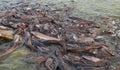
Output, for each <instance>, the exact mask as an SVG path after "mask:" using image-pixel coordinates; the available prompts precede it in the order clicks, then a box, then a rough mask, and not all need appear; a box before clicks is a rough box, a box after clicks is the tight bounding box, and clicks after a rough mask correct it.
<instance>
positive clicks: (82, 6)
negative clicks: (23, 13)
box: [0, 0, 120, 18]
mask: <svg viewBox="0 0 120 70" xmlns="http://www.w3.org/2000/svg"><path fill="white" fill-rule="evenodd" d="M20 1H29V2H32V3H38V2H42V3H49V4H54V7H63V6H64V5H67V6H69V7H72V8H74V9H76V11H74V14H75V15H77V16H79V17H82V18H86V17H91V16H92V17H93V16H110V17H117V18H119V17H120V13H119V12H120V0H0V9H2V8H3V7H4V6H6V5H9V4H14V3H17V2H20ZM9 6H10V5H9Z"/></svg>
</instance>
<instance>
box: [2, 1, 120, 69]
mask: <svg viewBox="0 0 120 70" xmlns="http://www.w3.org/2000/svg"><path fill="white" fill-rule="evenodd" d="M21 1H23V0H0V10H2V11H3V10H6V8H8V7H12V6H15V4H16V3H18V2H21ZM24 1H29V2H31V3H39V2H40V3H41V2H42V3H44V4H47V3H49V4H50V5H51V6H53V7H57V8H59V7H64V6H65V5H66V6H68V7H72V8H74V9H75V10H74V11H73V12H72V14H73V15H75V16H78V17H81V18H84V19H88V20H93V19H94V18H96V17H98V16H103V17H116V18H118V19H119V18H120V0H24ZM28 53H29V50H28V49H26V48H21V49H19V50H17V51H15V52H14V53H12V54H11V55H10V56H8V58H7V59H5V60H2V61H0V70H35V66H34V64H29V65H28V64H25V63H24V62H23V61H22V60H23V59H24V58H25V56H26V55H27V54H28ZM41 70H44V69H41Z"/></svg>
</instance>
